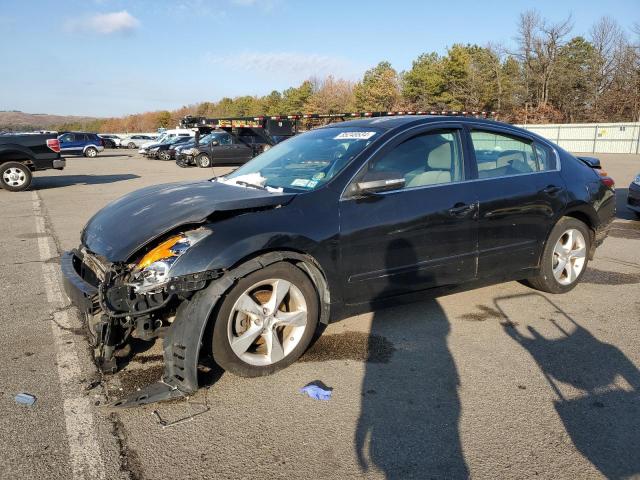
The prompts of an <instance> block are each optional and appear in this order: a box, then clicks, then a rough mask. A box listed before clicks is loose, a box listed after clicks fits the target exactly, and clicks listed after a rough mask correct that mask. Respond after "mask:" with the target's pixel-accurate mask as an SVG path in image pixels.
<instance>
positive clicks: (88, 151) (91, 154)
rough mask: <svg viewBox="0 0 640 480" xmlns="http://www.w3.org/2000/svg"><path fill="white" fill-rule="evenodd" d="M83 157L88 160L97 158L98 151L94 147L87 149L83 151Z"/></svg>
mask: <svg viewBox="0 0 640 480" xmlns="http://www.w3.org/2000/svg"><path fill="white" fill-rule="evenodd" d="M84 156H85V157H88V158H95V157H97V156H98V150H97V149H96V148H94V147H88V148H87V149H86V150H85V151H84Z"/></svg>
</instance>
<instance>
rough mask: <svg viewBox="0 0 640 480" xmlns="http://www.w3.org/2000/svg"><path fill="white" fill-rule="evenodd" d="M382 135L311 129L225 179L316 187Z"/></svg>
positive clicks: (350, 129) (289, 188) (352, 129)
mask: <svg viewBox="0 0 640 480" xmlns="http://www.w3.org/2000/svg"><path fill="white" fill-rule="evenodd" d="M380 134H381V133H380V130H378V129H376V128H371V127H365V128H358V127H337V128H319V129H317V130H311V131H310V132H306V133H303V134H300V135H297V136H295V137H292V138H290V139H289V140H286V141H284V142H282V143H279V144H278V145H276V146H274V147H273V148H271V149H269V150H267V151H266V152H264V153H263V154H261V155H259V156H257V157H256V158H254V159H253V160H251V161H250V162H249V163H247V164H245V165H243V166H242V167H240V168H239V169H237V170H236V171H235V172H233V173H231V174H230V175H227V176H226V177H225V179H224V181H225V182H227V183H231V182H233V181H234V180H235V181H236V182H238V183H240V182H241V181H243V179H244V178H248V179H250V180H246V182H248V183H251V184H256V182H258V186H261V187H271V188H282V189H284V190H287V191H309V190H314V189H316V188H318V187H320V186H321V185H323V184H324V183H326V182H328V181H329V180H330V179H331V178H333V177H335V176H336V175H337V174H338V173H339V172H340V171H341V170H342V169H343V168H344V167H346V166H347V165H348V163H349V162H350V161H351V160H352V159H353V157H355V156H356V155H357V154H358V153H360V152H361V151H362V150H363V149H364V148H365V147H366V146H368V145H370V144H371V143H372V142H373V141H374V140H375V139H376V138H377V137H379V136H380ZM233 183H235V182H233Z"/></svg>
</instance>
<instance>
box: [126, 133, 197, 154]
mask: <svg viewBox="0 0 640 480" xmlns="http://www.w3.org/2000/svg"><path fill="white" fill-rule="evenodd" d="M195 136H196V132H195V130H191V129H190V128H175V129H173V130H165V131H164V132H162V133H161V134H160V136H159V137H158V138H156V139H155V140H153V141H151V142H147V143H144V144H142V145H141V146H140V150H138V153H144V152H145V151H146V150H147V149H148V148H149V147H150V146H151V145H156V144H158V143H162V142H163V141H165V140H168V139H170V138H173V137H195Z"/></svg>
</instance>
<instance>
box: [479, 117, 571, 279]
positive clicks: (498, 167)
mask: <svg viewBox="0 0 640 480" xmlns="http://www.w3.org/2000/svg"><path fill="white" fill-rule="evenodd" d="M469 140H470V142H469V143H470V150H471V151H472V152H473V157H474V159H475V162H474V165H473V166H474V167H475V168H476V170H477V172H476V174H477V176H478V180H477V182H474V183H475V184H476V191H477V192H478V201H479V224H478V247H479V258H478V275H479V276H480V277H485V276H494V275H502V274H507V275H509V274H512V273H514V272H518V271H523V270H526V269H530V268H534V267H536V266H537V265H538V261H539V257H540V254H541V253H542V249H543V247H544V243H545V241H546V238H547V236H548V234H549V231H550V230H551V227H552V226H553V224H554V223H555V221H556V218H557V215H558V213H559V212H560V211H561V210H562V209H563V207H564V204H565V202H566V198H565V195H566V189H565V185H564V182H563V180H562V178H561V177H560V174H559V171H558V164H557V156H556V155H555V152H554V151H553V149H551V148H550V147H548V146H546V145H542V144H540V143H536V142H534V139H533V138H531V137H527V136H525V135H520V134H518V133H514V132H513V131H510V130H504V129H500V128H498V127H496V128H494V127H486V126H478V127H475V126H473V127H471V128H470V129H469ZM543 157H544V158H543Z"/></svg>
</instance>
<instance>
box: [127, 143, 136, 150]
mask: <svg viewBox="0 0 640 480" xmlns="http://www.w3.org/2000/svg"><path fill="white" fill-rule="evenodd" d="M127 148H128V149H130V150H133V149H134V148H136V144H135V143H133V142H129V143H128V144H127Z"/></svg>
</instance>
